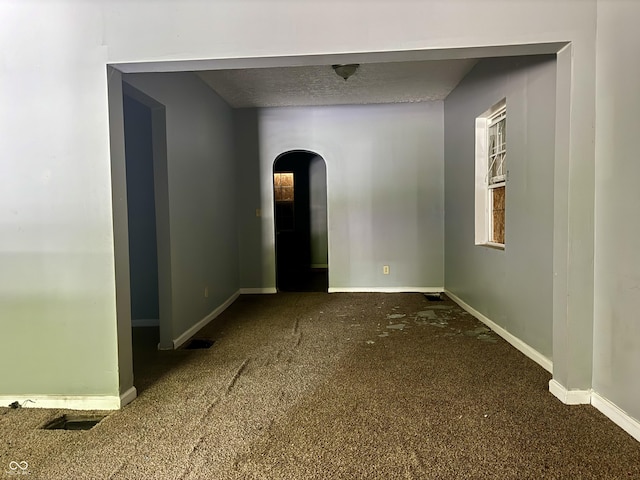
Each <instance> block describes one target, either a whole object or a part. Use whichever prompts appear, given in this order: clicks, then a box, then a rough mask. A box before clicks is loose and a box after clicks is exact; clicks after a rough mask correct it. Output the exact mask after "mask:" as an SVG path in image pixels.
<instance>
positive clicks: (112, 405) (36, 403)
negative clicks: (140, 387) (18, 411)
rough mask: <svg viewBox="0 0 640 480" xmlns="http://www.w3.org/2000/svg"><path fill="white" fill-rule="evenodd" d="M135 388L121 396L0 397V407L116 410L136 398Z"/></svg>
mask: <svg viewBox="0 0 640 480" xmlns="http://www.w3.org/2000/svg"><path fill="white" fill-rule="evenodd" d="M136 396H137V392H136V389H135V387H131V388H130V389H129V390H127V391H126V392H125V393H123V394H122V395H1V396H0V406H3V407H7V406H9V405H10V404H11V403H13V402H18V403H19V404H20V405H21V406H22V407H23V408H56V409H58V408H59V409H65V410H118V409H120V408H122V407H124V406H125V405H126V404H127V403H130V402H131V401H133V399H134V398H136Z"/></svg>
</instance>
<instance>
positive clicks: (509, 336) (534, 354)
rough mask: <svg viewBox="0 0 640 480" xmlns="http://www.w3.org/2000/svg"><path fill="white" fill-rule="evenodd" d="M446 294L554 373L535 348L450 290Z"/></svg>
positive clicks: (548, 361)
mask: <svg viewBox="0 0 640 480" xmlns="http://www.w3.org/2000/svg"><path fill="white" fill-rule="evenodd" d="M444 293H445V294H446V295H447V297H449V298H450V299H451V300H453V301H454V302H456V303H457V304H458V305H460V307H462V308H463V309H465V310H466V311H467V312H469V313H470V314H471V315H473V316H474V317H476V318H477V319H478V320H480V321H481V322H482V323H484V324H485V325H486V326H487V327H489V328H490V329H491V330H493V331H494V332H496V333H497V334H498V335H500V336H501V337H502V338H503V339H505V340H506V341H507V342H509V343H510V344H511V345H512V346H513V347H515V348H516V349H518V350H519V351H520V352H522V353H524V354H525V355H526V356H527V357H529V358H530V359H531V360H533V361H534V362H536V363H537V364H538V365H540V366H541V367H542V368H544V369H545V370H546V371H547V372H549V373H553V362H552V361H551V360H550V359H549V358H547V357H545V356H544V355H542V354H541V353H540V352H538V351H537V350H536V349H535V348H533V347H531V346H530V345H528V344H526V343H525V342H523V341H522V340H520V339H519V338H518V337H516V336H515V335H513V334H511V333H509V332H508V331H506V330H505V329H504V328H502V327H501V326H500V325H498V324H497V323H495V322H493V321H492V320H490V319H489V318H487V317H485V316H484V315H483V314H482V313H480V312H478V311H477V310H476V309H475V308H473V307H472V306H470V305H468V304H467V303H465V302H464V301H463V300H462V299H460V298H458V297H457V296H456V295H455V294H453V293H451V292H450V291H449V290H445V291H444Z"/></svg>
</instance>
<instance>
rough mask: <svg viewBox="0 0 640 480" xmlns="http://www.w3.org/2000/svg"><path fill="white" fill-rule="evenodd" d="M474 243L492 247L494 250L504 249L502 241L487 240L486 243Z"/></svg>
mask: <svg viewBox="0 0 640 480" xmlns="http://www.w3.org/2000/svg"><path fill="white" fill-rule="evenodd" d="M476 245H478V246H479V247H489V248H493V249H494V250H504V243H493V242H487V243H478V244H476Z"/></svg>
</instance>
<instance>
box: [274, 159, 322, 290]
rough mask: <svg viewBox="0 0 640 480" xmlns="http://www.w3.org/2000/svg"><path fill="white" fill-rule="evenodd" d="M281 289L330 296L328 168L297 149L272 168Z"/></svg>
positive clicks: (318, 160) (277, 265) (278, 282)
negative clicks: (328, 292)
mask: <svg viewBox="0 0 640 480" xmlns="http://www.w3.org/2000/svg"><path fill="white" fill-rule="evenodd" d="M273 192H274V208H275V212H274V218H275V230H276V231H275V233H276V286H277V288H278V290H279V291H289V292H326V291H327V290H328V287H329V261H328V234H327V168H326V164H325V161H324V159H323V158H322V157H321V156H320V155H318V154H316V153H313V152H309V151H306V150H294V151H289V152H286V153H283V154H281V155H280V156H278V158H276V160H275V162H274V164H273Z"/></svg>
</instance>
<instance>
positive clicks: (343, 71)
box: [331, 63, 360, 82]
mask: <svg viewBox="0 0 640 480" xmlns="http://www.w3.org/2000/svg"><path fill="white" fill-rule="evenodd" d="M359 66H360V64H358V63H348V64H344V65H332V66H331V67H332V68H333V71H334V72H336V74H337V75H338V76H340V77H342V78H344V81H345V82H346V81H347V80H348V79H349V77H350V76H351V75H353V74H354V73H356V70H358V67H359Z"/></svg>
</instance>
